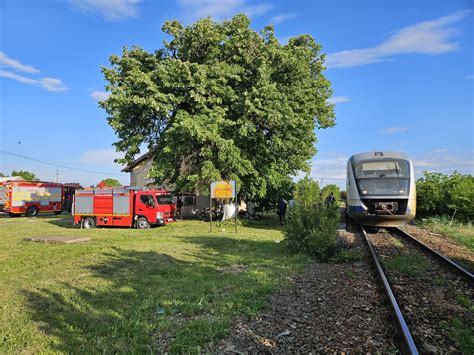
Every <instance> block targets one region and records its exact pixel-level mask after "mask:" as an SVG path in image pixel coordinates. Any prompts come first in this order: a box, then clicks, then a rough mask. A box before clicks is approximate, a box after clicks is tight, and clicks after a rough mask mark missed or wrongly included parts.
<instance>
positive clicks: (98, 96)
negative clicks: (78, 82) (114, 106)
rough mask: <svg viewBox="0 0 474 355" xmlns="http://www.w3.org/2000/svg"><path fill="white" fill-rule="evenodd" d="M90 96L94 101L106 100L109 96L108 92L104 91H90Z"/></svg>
mask: <svg viewBox="0 0 474 355" xmlns="http://www.w3.org/2000/svg"><path fill="white" fill-rule="evenodd" d="M90 95H91V97H92V99H94V100H95V101H103V100H107V99H108V98H109V96H110V94H109V93H108V92H104V91H92V92H91V94H90Z"/></svg>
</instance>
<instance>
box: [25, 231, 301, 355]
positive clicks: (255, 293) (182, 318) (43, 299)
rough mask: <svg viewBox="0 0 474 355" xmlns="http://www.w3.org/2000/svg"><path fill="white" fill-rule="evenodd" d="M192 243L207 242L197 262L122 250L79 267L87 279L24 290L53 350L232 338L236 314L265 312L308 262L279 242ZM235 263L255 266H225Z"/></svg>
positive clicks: (159, 346) (171, 346)
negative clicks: (279, 288) (281, 284)
mask: <svg viewBox="0 0 474 355" xmlns="http://www.w3.org/2000/svg"><path fill="white" fill-rule="evenodd" d="M186 241H187V242H190V243H197V244H199V245H200V246H201V247H202V252H197V253H195V254H194V256H195V257H196V259H195V260H196V261H195V262H192V263H191V262H189V261H182V260H179V259H176V258H174V257H171V256H169V255H166V254H162V253H157V252H155V251H131V250H123V249H119V248H115V249H113V251H112V252H110V253H108V254H105V255H104V258H103V259H102V261H101V262H99V263H97V264H95V265H89V266H85V267H83V268H82V270H78V273H81V274H84V272H85V273H86V274H89V275H88V276H86V278H84V279H82V282H77V283H74V284H72V283H66V284H60V285H57V286H55V287H51V288H43V289H39V290H34V291H33V289H29V290H23V296H24V297H25V299H26V303H27V309H28V311H29V317H30V318H31V319H32V320H33V321H34V322H35V323H36V324H37V326H38V328H39V329H40V330H41V331H42V332H43V333H45V334H46V335H47V336H48V339H49V341H50V344H49V345H48V347H49V348H48V349H46V351H48V350H51V349H52V350H54V351H61V352H73V353H75V352H93V353H95V352H110V353H115V352H120V353H129V352H130V353H137V352H139V353H141V352H155V353H156V352H163V351H165V350H171V351H172V352H180V353H181V352H196V351H198V350H199V348H198V346H203V345H205V344H207V343H209V342H210V341H213V340H216V339H219V338H222V337H223V336H225V335H226V332H227V331H228V329H229V326H230V325H231V321H232V318H233V317H234V316H236V315H240V314H244V315H254V314H256V313H257V312H258V311H260V310H261V309H262V308H263V307H264V305H265V303H266V299H267V296H268V294H269V293H270V292H271V291H273V290H274V289H275V287H276V285H277V284H278V280H279V278H280V277H281V275H282V274H285V272H288V271H289V270H293V269H295V268H297V267H298V266H301V265H302V264H303V260H301V259H297V258H291V257H290V258H289V257H288V255H286V254H285V253H284V251H283V250H282V248H281V246H279V245H277V244H276V243H274V242H263V241H260V242H257V241H242V240H235V239H231V238H224V237H218V238H216V237H189V238H187V239H186ZM232 264H246V265H249V266H248V268H245V269H244V270H238V271H236V272H235V271H233V270H230V271H228V270H226V269H225V266H226V265H232ZM256 264H259V265H260V266H262V267H260V266H259V267H255V265H256ZM265 266H266V267H265ZM78 280H81V279H78ZM201 350H202V348H201Z"/></svg>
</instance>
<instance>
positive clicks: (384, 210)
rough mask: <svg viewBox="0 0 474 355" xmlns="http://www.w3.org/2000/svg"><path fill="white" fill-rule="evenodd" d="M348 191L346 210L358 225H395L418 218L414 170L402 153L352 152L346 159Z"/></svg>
mask: <svg viewBox="0 0 474 355" xmlns="http://www.w3.org/2000/svg"><path fill="white" fill-rule="evenodd" d="M346 191H347V212H348V214H349V217H350V218H352V219H353V220H354V221H355V222H357V223H359V224H362V225H366V226H375V227H396V226H403V225H405V224H407V223H408V222H409V221H411V220H412V219H413V218H415V213H416V186H415V173H414V170H413V164H412V162H411V161H410V159H409V158H408V157H407V156H406V155H405V154H403V153H397V152H368V153H360V154H356V155H353V156H352V157H350V158H349V160H348V162H347V180H346Z"/></svg>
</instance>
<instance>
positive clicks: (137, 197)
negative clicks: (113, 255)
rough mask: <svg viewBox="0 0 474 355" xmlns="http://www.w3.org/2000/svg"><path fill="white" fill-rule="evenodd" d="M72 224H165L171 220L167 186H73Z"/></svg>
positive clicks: (105, 225) (170, 199)
mask: <svg viewBox="0 0 474 355" xmlns="http://www.w3.org/2000/svg"><path fill="white" fill-rule="evenodd" d="M72 213H73V215H74V224H79V225H80V226H81V228H87V229H90V228H95V227H109V226H110V227H136V228H138V229H143V228H149V227H150V225H164V224H167V223H168V222H171V221H173V220H174V213H175V205H174V203H173V197H172V196H171V194H170V193H169V192H168V191H166V190H141V189H137V188H131V187H114V188H105V189H93V190H92V189H91V190H76V193H75V195H74V204H73V212H72Z"/></svg>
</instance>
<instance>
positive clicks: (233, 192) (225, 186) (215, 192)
mask: <svg viewBox="0 0 474 355" xmlns="http://www.w3.org/2000/svg"><path fill="white" fill-rule="evenodd" d="M236 187H237V184H236V183H235V180H231V181H214V182H213V183H211V198H235V197H236V196H237V188H236Z"/></svg>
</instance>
